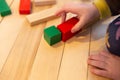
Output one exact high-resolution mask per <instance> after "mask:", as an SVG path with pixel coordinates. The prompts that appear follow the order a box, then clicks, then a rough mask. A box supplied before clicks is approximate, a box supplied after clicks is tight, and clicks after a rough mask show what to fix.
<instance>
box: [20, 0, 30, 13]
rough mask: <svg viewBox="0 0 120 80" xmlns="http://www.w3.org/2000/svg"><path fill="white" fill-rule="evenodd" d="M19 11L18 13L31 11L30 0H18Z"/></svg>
mask: <svg viewBox="0 0 120 80" xmlns="http://www.w3.org/2000/svg"><path fill="white" fill-rule="evenodd" d="M19 13H20V14H30V13H31V0H20V6H19Z"/></svg>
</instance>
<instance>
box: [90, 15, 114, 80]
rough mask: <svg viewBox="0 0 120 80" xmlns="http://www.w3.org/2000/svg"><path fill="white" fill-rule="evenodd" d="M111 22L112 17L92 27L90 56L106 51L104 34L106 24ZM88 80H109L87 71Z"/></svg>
mask: <svg viewBox="0 0 120 80" xmlns="http://www.w3.org/2000/svg"><path fill="white" fill-rule="evenodd" d="M112 20H113V17H112V18H110V19H108V20H105V21H100V22H98V23H96V24H95V25H94V26H93V27H92V33H91V43H90V44H91V45H90V54H96V53H98V52H99V51H102V50H106V46H105V34H106V30H107V27H108V24H109V23H110V22H111V21H112ZM96 45H97V46H96ZM89 68H90V67H89ZM88 80H109V79H106V78H103V77H100V76H96V75H94V74H92V73H91V72H90V71H89V72H88Z"/></svg>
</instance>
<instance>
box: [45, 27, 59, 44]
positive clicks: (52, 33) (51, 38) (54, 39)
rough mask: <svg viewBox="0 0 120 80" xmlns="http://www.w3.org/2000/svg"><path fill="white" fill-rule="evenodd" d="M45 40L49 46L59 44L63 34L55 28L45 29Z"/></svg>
mask: <svg viewBox="0 0 120 80" xmlns="http://www.w3.org/2000/svg"><path fill="white" fill-rule="evenodd" d="M44 39H45V40H46V41H47V43H48V44H49V45H53V44H55V43H58V42H59V41H61V32H60V31H59V30H58V29H57V28H56V27H55V26H50V27H48V28H46V29H44Z"/></svg>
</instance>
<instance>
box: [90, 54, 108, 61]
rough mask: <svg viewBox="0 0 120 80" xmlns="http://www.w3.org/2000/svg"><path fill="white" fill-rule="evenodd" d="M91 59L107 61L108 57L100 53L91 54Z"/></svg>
mask: <svg viewBox="0 0 120 80" xmlns="http://www.w3.org/2000/svg"><path fill="white" fill-rule="evenodd" d="M89 59H92V60H96V61H106V59H107V57H105V56H102V55H100V54H94V55H90V56H89Z"/></svg>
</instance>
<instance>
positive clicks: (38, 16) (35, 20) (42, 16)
mask: <svg viewBox="0 0 120 80" xmlns="http://www.w3.org/2000/svg"><path fill="white" fill-rule="evenodd" d="M55 12H56V8H50V9H46V10H43V11H40V12H38V13H34V14H31V15H28V16H27V17H26V18H27V20H28V22H29V23H30V24H31V25H36V24H39V23H41V22H45V21H48V20H52V19H54V18H57V16H55V15H54V14H55Z"/></svg>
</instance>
